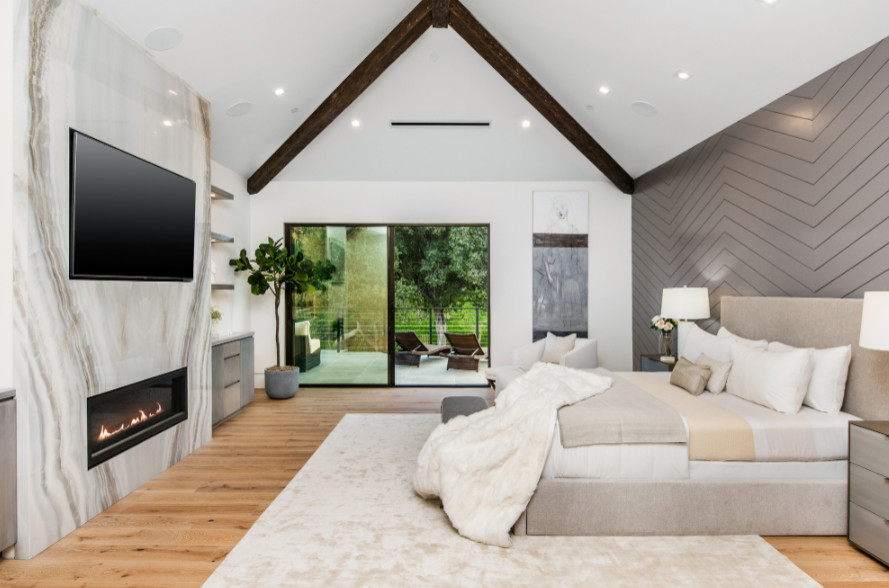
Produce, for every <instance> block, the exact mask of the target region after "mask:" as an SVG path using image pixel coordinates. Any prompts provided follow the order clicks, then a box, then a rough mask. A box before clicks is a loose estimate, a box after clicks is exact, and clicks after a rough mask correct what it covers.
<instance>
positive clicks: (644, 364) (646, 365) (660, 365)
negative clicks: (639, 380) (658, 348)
mask: <svg viewBox="0 0 889 588" xmlns="http://www.w3.org/2000/svg"><path fill="white" fill-rule="evenodd" d="M675 365H676V362H675V361H674V362H673V363H667V362H665V361H661V356H660V355H659V354H657V353H651V354H649V353H643V354H642V355H640V356H639V367H640V369H641V370H642V371H643V372H672V371H673V366H675Z"/></svg>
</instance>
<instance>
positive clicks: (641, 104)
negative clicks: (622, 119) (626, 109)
mask: <svg viewBox="0 0 889 588" xmlns="http://www.w3.org/2000/svg"><path fill="white" fill-rule="evenodd" d="M630 108H632V109H633V112H635V113H636V114H638V115H640V116H657V108H655V107H654V106H653V105H652V104H649V103H648V102H645V101H643V100H636V101H635V102H633V103H632V104H630Z"/></svg>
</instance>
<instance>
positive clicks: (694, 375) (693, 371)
mask: <svg viewBox="0 0 889 588" xmlns="http://www.w3.org/2000/svg"><path fill="white" fill-rule="evenodd" d="M709 379H710V368H708V367H706V366H703V365H695V364H693V363H692V362H690V361H688V360H687V359H685V358H684V357H680V358H679V361H677V362H676V367H674V368H673V372H672V373H671V374H670V383H671V384H673V385H674V386H679V387H680V388H684V389H685V390H687V391H688V392H689V394H691V395H692V396H699V395H700V394H701V392H703V391H704V388H705V387H706V386H707V380H709Z"/></svg>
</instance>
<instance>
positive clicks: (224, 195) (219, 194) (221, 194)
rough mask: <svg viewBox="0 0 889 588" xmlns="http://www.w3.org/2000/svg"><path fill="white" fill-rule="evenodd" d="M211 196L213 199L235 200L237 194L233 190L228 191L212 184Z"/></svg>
mask: <svg viewBox="0 0 889 588" xmlns="http://www.w3.org/2000/svg"><path fill="white" fill-rule="evenodd" d="M210 198H211V199H213V200H234V199H235V195H234V194H232V193H231V192H226V191H225V190H223V189H222V188H217V187H216V186H210Z"/></svg>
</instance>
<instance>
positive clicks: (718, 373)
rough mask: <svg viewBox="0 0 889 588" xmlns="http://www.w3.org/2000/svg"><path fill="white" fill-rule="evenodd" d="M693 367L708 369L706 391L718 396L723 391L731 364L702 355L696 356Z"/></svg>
mask: <svg viewBox="0 0 889 588" xmlns="http://www.w3.org/2000/svg"><path fill="white" fill-rule="evenodd" d="M695 365H702V366H705V367H708V368H710V379H709V380H707V390H709V391H710V392H713V393H714V394H720V393H722V392H723V391H725V383H726V382H728V373H729V372H730V371H731V369H732V362H730V361H717V360H715V359H713V358H712V357H710V356H709V355H707V354H706V353H702V354H701V355H700V356H698V360H697V361H696V362H695Z"/></svg>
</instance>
